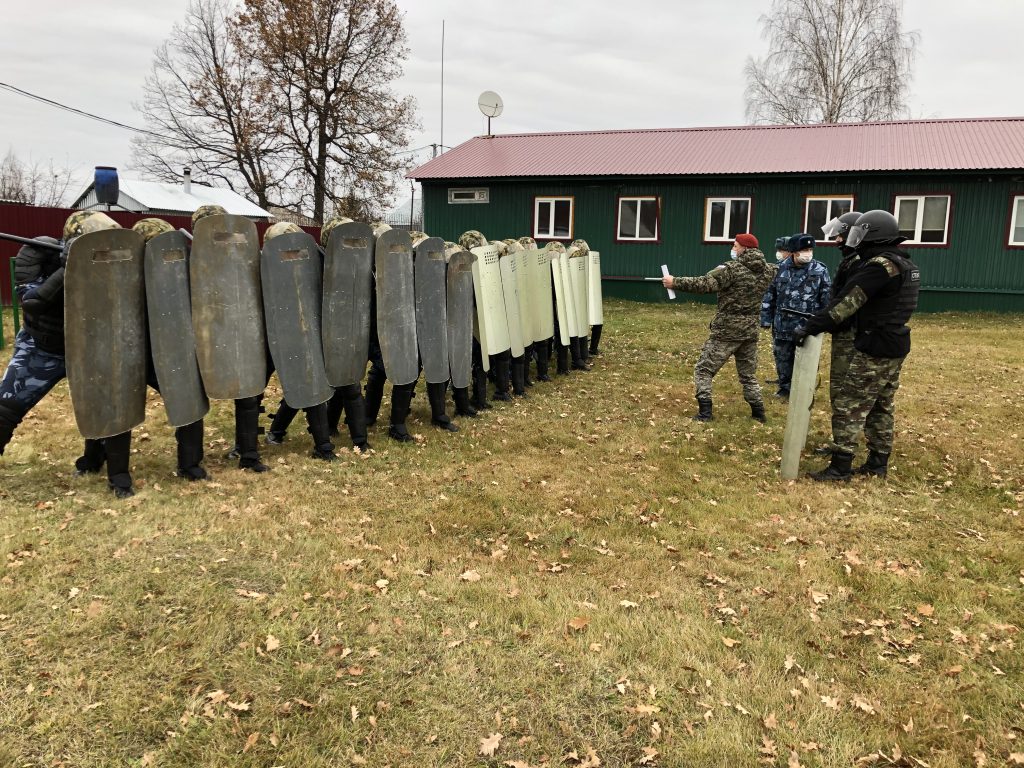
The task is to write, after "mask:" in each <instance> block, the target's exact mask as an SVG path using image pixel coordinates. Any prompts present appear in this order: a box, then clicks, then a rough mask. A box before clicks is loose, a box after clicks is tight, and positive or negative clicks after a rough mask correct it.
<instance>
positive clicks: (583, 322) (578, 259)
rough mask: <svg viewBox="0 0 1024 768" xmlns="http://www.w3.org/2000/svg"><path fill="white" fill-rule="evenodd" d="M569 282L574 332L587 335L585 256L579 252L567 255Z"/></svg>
mask: <svg viewBox="0 0 1024 768" xmlns="http://www.w3.org/2000/svg"><path fill="white" fill-rule="evenodd" d="M569 282H570V284H571V285H572V303H573V308H574V309H575V310H576V333H577V335H578V336H581V337H583V336H587V335H588V334H589V333H590V321H589V315H588V313H587V258H586V257H585V256H584V255H583V254H581V253H575V254H573V255H572V256H570V257H569Z"/></svg>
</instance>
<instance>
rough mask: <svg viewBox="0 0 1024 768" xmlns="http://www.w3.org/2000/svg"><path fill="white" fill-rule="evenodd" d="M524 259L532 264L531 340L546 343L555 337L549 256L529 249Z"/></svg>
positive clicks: (537, 250)
mask: <svg viewBox="0 0 1024 768" xmlns="http://www.w3.org/2000/svg"><path fill="white" fill-rule="evenodd" d="M526 258H527V259H528V260H531V261H532V262H533V268H532V269H531V270H530V275H531V277H532V278H533V285H532V288H531V292H532V295H531V297H530V298H531V299H532V300H533V302H534V307H535V309H534V312H533V320H534V323H533V340H534V341H546V340H547V339H550V338H551V337H552V336H554V335H555V302H554V298H553V295H552V293H551V277H552V275H551V255H550V254H549V253H548V252H547V251H546V250H543V249H539V248H530V249H528V250H527V251H526Z"/></svg>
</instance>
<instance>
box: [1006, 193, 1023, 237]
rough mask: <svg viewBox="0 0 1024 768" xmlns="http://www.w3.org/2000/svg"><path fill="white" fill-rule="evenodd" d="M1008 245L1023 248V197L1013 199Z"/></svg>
mask: <svg viewBox="0 0 1024 768" xmlns="http://www.w3.org/2000/svg"><path fill="white" fill-rule="evenodd" d="M1008 245H1019V246H1021V247H1024V196H1020V195H1019V196H1017V197H1015V198H1013V209H1012V210H1011V212H1010V242H1009V243H1008Z"/></svg>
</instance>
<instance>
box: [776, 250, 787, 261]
mask: <svg viewBox="0 0 1024 768" xmlns="http://www.w3.org/2000/svg"><path fill="white" fill-rule="evenodd" d="M788 255H789V254H788V253H786V252H785V251H776V252H775V260H776V261H785V260H786V257H787V256H788Z"/></svg>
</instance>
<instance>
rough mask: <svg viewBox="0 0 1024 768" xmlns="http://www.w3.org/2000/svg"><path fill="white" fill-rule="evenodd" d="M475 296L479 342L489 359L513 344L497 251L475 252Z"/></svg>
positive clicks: (489, 248) (487, 247)
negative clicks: (506, 313) (509, 333)
mask: <svg viewBox="0 0 1024 768" xmlns="http://www.w3.org/2000/svg"><path fill="white" fill-rule="evenodd" d="M472 254H473V255H474V256H476V261H474V262H473V292H474V295H475V296H476V319H477V323H476V330H477V334H478V335H477V339H478V340H479V341H480V347H481V349H482V351H483V354H484V356H485V358H486V356H487V355H497V354H498V353H500V352H504V351H505V350H507V349H508V348H509V347H510V346H511V343H510V341H509V335H508V319H507V318H506V316H505V297H504V295H503V294H502V291H501V268H500V267H499V265H498V247H497V246H496V245H484V246H480V247H478V248H474V249H473V250H472Z"/></svg>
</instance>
